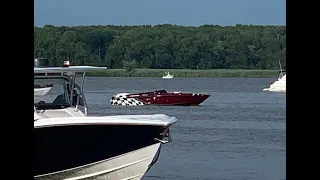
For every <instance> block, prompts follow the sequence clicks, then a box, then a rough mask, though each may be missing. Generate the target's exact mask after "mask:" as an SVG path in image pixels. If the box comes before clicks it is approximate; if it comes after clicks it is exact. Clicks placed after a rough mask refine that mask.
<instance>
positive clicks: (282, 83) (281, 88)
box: [263, 61, 287, 93]
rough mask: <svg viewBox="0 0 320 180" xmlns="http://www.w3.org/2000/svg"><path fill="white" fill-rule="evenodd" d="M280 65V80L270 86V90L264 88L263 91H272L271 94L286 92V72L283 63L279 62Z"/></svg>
mask: <svg viewBox="0 0 320 180" xmlns="http://www.w3.org/2000/svg"><path fill="white" fill-rule="evenodd" d="M279 65H280V74H279V77H278V80H276V81H275V82H273V83H272V84H270V87H269V88H264V89H263V91H270V92H284V93H285V92H286V85H287V83H286V76H287V74H286V71H284V70H282V68H281V63H280V61H279Z"/></svg>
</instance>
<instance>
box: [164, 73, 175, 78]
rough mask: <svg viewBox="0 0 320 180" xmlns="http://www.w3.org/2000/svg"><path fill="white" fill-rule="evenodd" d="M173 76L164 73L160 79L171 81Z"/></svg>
mask: <svg viewBox="0 0 320 180" xmlns="http://www.w3.org/2000/svg"><path fill="white" fill-rule="evenodd" d="M172 78H173V75H172V74H170V73H169V72H167V73H165V75H163V76H162V79H172Z"/></svg>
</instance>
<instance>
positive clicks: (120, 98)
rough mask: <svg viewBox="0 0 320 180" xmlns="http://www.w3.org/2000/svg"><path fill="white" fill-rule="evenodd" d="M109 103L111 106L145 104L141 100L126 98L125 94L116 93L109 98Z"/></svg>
mask: <svg viewBox="0 0 320 180" xmlns="http://www.w3.org/2000/svg"><path fill="white" fill-rule="evenodd" d="M110 103H111V105H113V106H143V105H145V104H144V103H143V102H141V101H139V100H137V99H134V98H127V97H126V95H125V94H118V95H116V96H113V97H112V98H111V100H110Z"/></svg>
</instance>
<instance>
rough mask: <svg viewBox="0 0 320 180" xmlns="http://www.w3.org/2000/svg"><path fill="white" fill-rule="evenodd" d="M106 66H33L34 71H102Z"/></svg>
mask: <svg viewBox="0 0 320 180" xmlns="http://www.w3.org/2000/svg"><path fill="white" fill-rule="evenodd" d="M106 69H107V67H95V66H69V67H34V73H64V72H66V73H79V72H94V71H103V70H106Z"/></svg>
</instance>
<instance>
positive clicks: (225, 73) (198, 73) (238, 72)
mask: <svg viewBox="0 0 320 180" xmlns="http://www.w3.org/2000/svg"><path fill="white" fill-rule="evenodd" d="M168 71H169V72H170V74H172V75H174V77H244V78H267V77H278V75H279V71H278V70H251V69H250V70H249V69H210V70H192V69H135V70H134V71H132V72H127V71H126V70H125V69H107V70H106V71H101V72H94V73H88V76H98V77H162V76H163V75H164V73H165V72H168Z"/></svg>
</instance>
